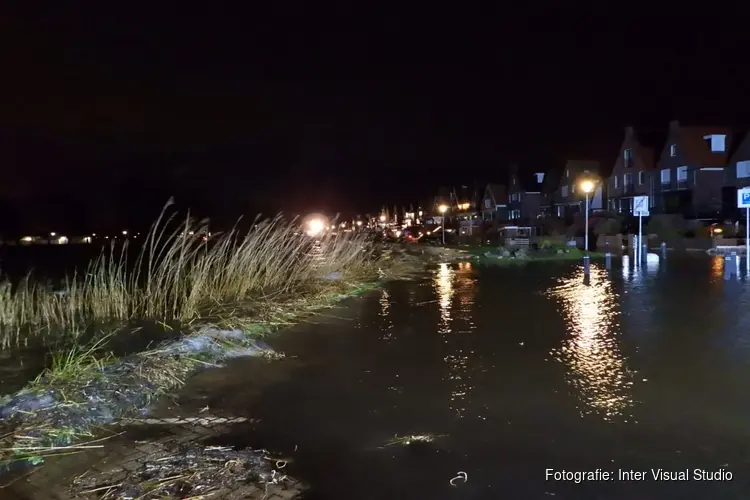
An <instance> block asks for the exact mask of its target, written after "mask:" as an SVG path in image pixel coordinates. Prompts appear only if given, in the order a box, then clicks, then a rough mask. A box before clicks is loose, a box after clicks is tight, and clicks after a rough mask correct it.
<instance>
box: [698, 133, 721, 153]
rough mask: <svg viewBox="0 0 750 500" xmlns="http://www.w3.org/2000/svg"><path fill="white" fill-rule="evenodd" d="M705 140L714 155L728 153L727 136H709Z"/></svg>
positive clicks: (705, 136)
mask: <svg viewBox="0 0 750 500" xmlns="http://www.w3.org/2000/svg"><path fill="white" fill-rule="evenodd" d="M703 138H704V139H705V140H707V141H708V145H709V146H710V147H711V152H712V153H723V152H725V151H726V140H727V136H726V134H708V135H704V136H703Z"/></svg>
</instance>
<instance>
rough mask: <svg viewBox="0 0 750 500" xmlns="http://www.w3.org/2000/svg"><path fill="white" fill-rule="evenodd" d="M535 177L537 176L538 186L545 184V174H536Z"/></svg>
mask: <svg viewBox="0 0 750 500" xmlns="http://www.w3.org/2000/svg"><path fill="white" fill-rule="evenodd" d="M534 175H535V176H536V182H537V183H538V184H541V183H543V182H544V173H541V172H538V173H536V174H534Z"/></svg>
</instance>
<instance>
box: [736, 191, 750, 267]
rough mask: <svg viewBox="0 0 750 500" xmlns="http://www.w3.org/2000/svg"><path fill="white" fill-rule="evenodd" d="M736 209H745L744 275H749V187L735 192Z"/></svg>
mask: <svg viewBox="0 0 750 500" xmlns="http://www.w3.org/2000/svg"><path fill="white" fill-rule="evenodd" d="M737 208H744V209H745V262H746V267H745V273H746V274H750V187H746V188H742V189H738V190H737Z"/></svg>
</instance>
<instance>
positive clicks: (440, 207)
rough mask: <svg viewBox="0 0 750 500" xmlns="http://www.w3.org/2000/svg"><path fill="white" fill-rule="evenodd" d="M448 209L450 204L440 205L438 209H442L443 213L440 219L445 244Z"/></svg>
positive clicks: (441, 212)
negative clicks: (446, 213)
mask: <svg viewBox="0 0 750 500" xmlns="http://www.w3.org/2000/svg"><path fill="white" fill-rule="evenodd" d="M447 210H448V206H447V205H440V206H439V207H438V211H440V214H441V215H442V217H441V218H440V219H441V221H442V226H443V245H445V212H446V211H447Z"/></svg>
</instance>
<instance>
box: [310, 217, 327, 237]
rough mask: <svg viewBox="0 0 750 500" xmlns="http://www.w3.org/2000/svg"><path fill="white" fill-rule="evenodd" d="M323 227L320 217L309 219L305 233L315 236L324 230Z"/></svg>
mask: <svg viewBox="0 0 750 500" xmlns="http://www.w3.org/2000/svg"><path fill="white" fill-rule="evenodd" d="M325 227H326V226H325V223H324V222H323V220H322V219H310V220H309V221H307V234H309V235H310V236H317V235H319V234H320V233H322V232H323V231H324V230H325Z"/></svg>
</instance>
